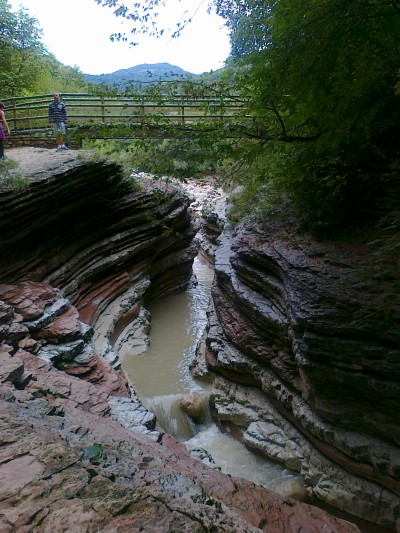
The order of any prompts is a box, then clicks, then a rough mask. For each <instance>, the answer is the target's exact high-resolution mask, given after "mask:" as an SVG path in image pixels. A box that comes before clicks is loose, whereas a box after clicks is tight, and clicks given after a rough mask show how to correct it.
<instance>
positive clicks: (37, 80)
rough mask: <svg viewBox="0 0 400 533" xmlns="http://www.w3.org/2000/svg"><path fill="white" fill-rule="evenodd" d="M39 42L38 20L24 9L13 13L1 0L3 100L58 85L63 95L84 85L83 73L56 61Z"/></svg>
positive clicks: (0, 61)
mask: <svg viewBox="0 0 400 533" xmlns="http://www.w3.org/2000/svg"><path fill="white" fill-rule="evenodd" d="M41 39H42V30H41V29H40V27H39V25H38V21H37V20H36V19H35V18H34V17H31V16H30V15H29V14H28V12H27V10H25V9H20V10H19V11H17V12H12V10H11V6H10V4H9V3H8V2H7V0H0V64H1V77H0V93H1V97H2V98H7V97H9V96H21V95H24V94H34V93H37V92H48V91H52V90H54V87H57V86H58V87H62V90H63V91H64V92H66V91H72V90H79V89H80V88H81V87H83V86H84V78H83V74H82V73H81V72H80V71H79V70H78V69H77V68H73V67H67V66H64V65H63V64H62V63H60V62H59V61H57V59H56V58H55V57H54V56H53V55H52V54H50V53H49V52H48V51H47V50H46V48H45V46H44V45H43V43H42V40H41ZM57 90H61V89H58V88H57Z"/></svg>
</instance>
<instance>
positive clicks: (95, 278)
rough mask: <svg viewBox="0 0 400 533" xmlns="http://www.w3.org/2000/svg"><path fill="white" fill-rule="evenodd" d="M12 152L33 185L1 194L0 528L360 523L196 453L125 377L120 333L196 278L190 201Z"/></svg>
mask: <svg viewBox="0 0 400 533" xmlns="http://www.w3.org/2000/svg"><path fill="white" fill-rule="evenodd" d="M9 155H10V156H11V157H13V158H15V159H16V160H18V161H19V162H20V167H19V169H18V170H19V172H21V173H22V174H25V175H26V176H28V177H29V182H30V183H29V186H28V188H27V189H26V190H23V191H20V192H13V191H11V190H9V191H8V190H5V191H2V192H1V193H0V234H1V235H2V245H1V249H0V409H1V416H0V427H1V430H0V444H1V446H0V479H1V484H0V502H1V503H0V529H1V531H4V532H5V533H11V532H13V531H27V532H28V531H32V532H34V531H35V532H41V531H74V532H75V531H76V532H80V531H117V530H118V531H151V532H152V533H153V532H157V531H182V532H183V531H190V532H191V533H192V532H195V531H226V532H232V531H235V532H246V533H250V532H252V531H268V532H275V531H276V532H281V531H283V530H285V531H288V532H292V531H293V532H295V531H299V530H300V529H303V530H306V531H309V532H313V531H315V532H316V533H317V532H319V531H326V532H332V533H333V532H343V533H347V532H349V533H350V532H356V531H358V528H357V527H356V526H354V525H352V524H350V523H348V522H345V521H342V520H339V519H337V518H334V517H332V516H330V515H329V514H327V513H326V512H325V511H322V510H320V509H317V508H315V507H312V506H309V505H306V504H301V503H299V502H296V501H294V500H291V499H289V498H285V497H282V496H279V495H276V494H273V493H271V492H269V491H267V490H266V489H264V488H262V487H258V486H255V485H254V484H252V483H250V482H246V481H244V480H241V479H234V478H231V477H229V476H225V475H224V474H222V473H221V472H219V471H217V470H214V469H212V468H210V467H208V466H206V465H205V464H203V463H202V462H200V461H198V460H196V459H193V458H191V457H190V456H189V453H188V451H187V450H186V449H185V448H184V447H183V446H181V445H180V444H179V443H178V442H177V441H175V439H173V438H172V437H169V436H168V435H165V434H163V433H162V432H161V431H159V430H158V429H157V427H156V420H155V417H154V415H152V414H151V413H149V412H148V411H146V410H145V409H144V408H143V407H142V406H141V404H140V402H139V400H138V398H137V397H136V395H135V393H134V391H133V390H132V389H131V387H130V386H129V384H128V383H127V382H126V380H125V378H124V376H123V374H122V372H121V370H120V365H119V361H118V358H117V356H116V355H115V353H114V352H113V346H112V345H113V342H114V340H115V339H116V338H117V337H118V334H119V332H121V331H122V330H124V328H126V325H127V324H128V323H130V322H132V320H133V319H134V318H135V317H140V316H141V301H142V299H143V298H144V297H153V298H154V297H161V296H163V295H165V294H169V293H171V292H174V291H177V290H182V289H184V288H185V287H186V284H187V283H188V280H189V277H190V273H191V264H192V260H193V257H194V255H195V254H196V252H197V244H196V243H195V242H194V241H193V237H194V235H195V232H196V228H195V227H194V225H193V224H192V222H191V218H190V216H189V213H188V205H189V201H188V199H187V198H186V197H185V196H184V195H182V194H181V192H180V191H179V190H178V189H177V188H170V187H169V188H168V189H166V190H164V189H163V190H160V189H158V190H156V189H155V188H154V187H152V186H151V184H149V183H147V182H144V181H143V182H142V183H141V184H140V187H139V188H137V190H132V188H131V187H130V185H129V184H128V183H127V182H126V181H125V180H124V179H123V177H122V175H121V170H120V168H119V167H118V166H117V165H115V164H113V163H111V162H109V161H85V160H81V159H78V158H77V157H76V154H74V153H73V152H67V153H61V154H60V153H56V152H49V151H45V150H38V149H24V150H14V151H12V150H10V151H9Z"/></svg>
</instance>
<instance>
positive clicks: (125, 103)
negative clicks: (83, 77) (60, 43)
mask: <svg viewBox="0 0 400 533" xmlns="http://www.w3.org/2000/svg"><path fill="white" fill-rule="evenodd" d="M62 99H63V101H64V103H65V104H66V106H67V112H68V122H69V125H70V126H74V125H82V124H95V123H112V122H115V123H116V122H120V123H123V122H129V123H143V122H148V121H169V122H177V123H181V124H183V125H186V124H193V123H194V122H198V121H215V120H221V121H226V120H233V119H235V118H237V117H239V115H240V114H241V113H243V109H244V106H243V102H242V101H241V100H239V99H238V98H228V99H227V98H219V97H212V96H210V97H196V96H193V95H189V96H187V95H176V96H171V95H165V96H162V95H161V96H157V97H154V96H149V95H146V94H143V95H136V96H131V97H126V96H121V97H118V96H117V97H103V96H95V95H90V94H78V93H66V94H63V95H62ZM51 101H52V95H50V94H43V95H34V96H24V97H16V98H9V99H5V100H3V103H4V105H5V113H6V117H7V121H8V122H9V125H10V127H11V128H12V129H13V130H14V131H26V130H29V131H33V130H36V129H43V128H46V127H48V106H49V103H50V102H51ZM242 118H243V117H242Z"/></svg>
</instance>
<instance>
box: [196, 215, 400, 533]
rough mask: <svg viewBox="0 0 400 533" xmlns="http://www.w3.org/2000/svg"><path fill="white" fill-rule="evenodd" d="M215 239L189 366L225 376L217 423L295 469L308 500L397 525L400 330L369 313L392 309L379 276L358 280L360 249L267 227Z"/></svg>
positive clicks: (216, 396) (216, 398)
mask: <svg viewBox="0 0 400 533" xmlns="http://www.w3.org/2000/svg"><path fill="white" fill-rule="evenodd" d="M219 241H220V246H219V248H218V250H217V252H216V256H215V282H214V285H213V288H212V300H213V302H212V305H211V306H210V308H209V311H208V326H207V331H206V335H205V337H204V338H203V339H202V342H201V343H200V344H199V347H198V358H199V363H198V364H197V363H194V364H193V365H192V367H193V370H194V371H195V372H198V375H199V376H200V375H202V376H204V375H206V372H205V370H204V361H205V362H206V364H207V367H208V371H209V375H208V377H210V376H213V375H214V376H215V374H219V375H220V376H223V377H224V378H225V380H221V379H217V380H216V381H215V388H214V391H213V393H212V402H213V405H214V406H215V408H216V409H217V412H218V416H219V418H220V419H221V420H226V421H230V422H232V423H234V424H237V425H239V426H241V427H242V428H243V438H244V441H245V442H246V444H247V445H248V446H252V447H254V448H255V449H257V450H259V451H261V452H262V453H264V454H265V455H267V456H268V457H269V458H273V459H274V460H277V461H280V462H283V463H284V464H285V465H286V466H287V467H288V468H292V469H295V470H297V471H299V472H300V473H302V475H303V477H304V479H305V481H306V483H307V484H308V485H309V487H310V489H312V491H313V494H314V497H316V498H318V499H320V500H323V501H325V502H327V503H329V505H333V506H335V507H337V508H339V509H342V510H344V511H346V512H348V513H350V514H353V515H355V516H358V517H361V518H363V519H366V520H368V521H370V522H372V523H375V524H379V525H381V526H384V527H386V528H389V530H394V529H396V527H400V524H399V516H400V481H399V479H400V470H399V460H398V459H399V457H400V432H399V428H400V426H399V424H398V415H397V409H396V408H395V406H397V405H398V404H399V401H400V385H399V380H398V377H399V374H400V325H399V324H398V322H396V321H393V320H392V321H390V320H388V321H386V322H385V321H384V320H382V317H383V316H384V314H382V313H379V312H378V310H379V305H380V302H381V301H382V295H383V294H385V293H388V291H390V294H391V297H392V298H397V305H398V304H399V301H398V295H397V294H392V291H391V289H390V284H388V282H387V280H386V279H383V278H382V277H377V276H376V277H374V278H371V277H368V272H370V270H369V266H368V261H371V256H370V255H369V252H370V248H368V246H367V245H366V244H363V243H362V242H352V243H340V242H338V243H328V242H318V241H316V240H315V239H313V238H311V237H310V236H308V235H298V234H295V233H294V232H292V231H291V229H290V227H289V225H285V224H283V223H281V222H274V220H270V221H268V224H264V225H262V224H255V223H254V222H252V223H251V224H246V223H243V224H242V225H239V227H238V228H236V229H235V232H234V233H233V232H231V231H229V230H228V229H227V230H226V231H225V232H224V233H223V235H222V236H220V238H219ZM374 309H375V311H376V312H374ZM380 317H381V318H380ZM202 361H203V364H202ZM229 384H230V385H229ZM273 412H274V413H275V414H274V415H273V416H271V414H272V413H273ZM355 502H357V504H355Z"/></svg>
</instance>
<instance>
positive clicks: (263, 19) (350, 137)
mask: <svg viewBox="0 0 400 533" xmlns="http://www.w3.org/2000/svg"><path fill="white" fill-rule="evenodd" d="M97 2H98V3H99V4H100V3H101V4H102V5H108V6H112V7H115V8H116V14H117V15H121V16H125V17H127V18H129V19H130V20H131V21H132V22H133V30H132V31H133V33H137V32H141V31H143V32H149V33H151V34H153V35H157V34H160V33H161V32H162V28H161V29H160V28H158V27H157V11H158V9H159V8H160V7H162V6H164V5H165V2H160V1H157V0H154V1H151V2H144V3H140V2H135V3H134V4H132V9H131V10H130V9H128V8H126V7H125V6H124V5H123V4H122V3H120V2H119V1H117V0H109V1H108V0H97ZM182 3H183V4H184V1H183V2H182ZM210 6H211V7H212V8H213V9H215V10H216V11H217V13H219V14H220V15H221V16H222V17H223V18H224V19H225V21H226V24H227V27H228V29H229V31H230V36H231V43H232V58H231V60H230V61H229V66H230V68H229V69H228V70H229V78H230V82H231V87H230V92H234V93H238V94H239V95H240V96H241V97H242V99H244V100H245V101H247V102H248V109H247V113H248V115H250V116H251V117H252V119H253V123H252V125H253V133H252V135H250V134H249V135H245V136H244V137H245V138H244V140H243V141H240V139H239V138H238V139H236V140H235V141H227V136H226V135H225V133H226V128H225V130H224V127H223V126H222V125H221V128H220V132H219V134H218V136H217V135H214V137H213V141H212V142H209V145H211V144H213V150H212V152H208V151H207V146H206V143H204V142H203V141H202V143H203V152H202V154H203V156H204V158H207V156H208V155H209V156H210V157H217V159H218V161H217V162H216V163H218V166H219V168H221V169H228V170H227V174H229V176H230V177H232V178H234V179H235V180H236V181H237V182H238V183H240V184H241V185H243V187H244V191H245V194H246V195H247V196H246V204H247V205H251V206H252V207H253V206H254V205H259V206H260V212H261V213H262V212H264V207H265V206H266V205H268V204H271V203H272V202H275V201H277V199H279V198H281V199H282V198H285V199H286V200H289V201H290V202H293V203H294V205H295V206H296V207H297V208H298V210H299V213H300V214H301V215H302V216H303V218H304V219H305V220H306V222H307V223H308V224H309V225H310V227H313V228H314V229H320V230H323V231H324V230H328V229H329V228H332V227H333V226H335V225H336V224H340V225H343V224H355V223H356V222H357V221H358V220H361V218H362V216H363V215H365V214H368V212H369V209H371V208H372V207H373V202H374V199H376V198H377V197H378V194H379V193H380V192H381V191H383V190H384V189H385V187H386V183H385V180H387V175H385V174H384V173H383V172H381V171H380V169H381V168H383V164H384V161H385V159H386V158H387V157H389V156H390V155H391V153H392V152H393V151H394V150H395V149H396V147H397V146H398V143H399V139H400V135H399V124H400V120H399V119H400V105H399V89H398V87H399V68H400V65H399V57H400V54H399V52H400V40H399V38H398V37H399V35H400V4H399V2H398V0H347V1H346V2H343V0H273V1H269V0H213V1H212V3H211V4H210ZM224 90H225V91H226V86H225V89H224ZM229 133H230V132H229ZM248 133H249V132H248ZM207 134H208V135H210V132H207ZM200 137H201V135H200V134H199V139H200ZM224 137H225V138H224ZM218 139H222V142H220V141H219V140H218ZM227 143H228V144H230V147H231V149H230V150H229V156H227V150H226V145H227ZM217 147H221V149H220V150H217V149H216V148H217ZM154 164H155V160H153V161H152V165H153V167H154ZM249 195H251V197H252V201H251V202H250V201H249Z"/></svg>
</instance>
